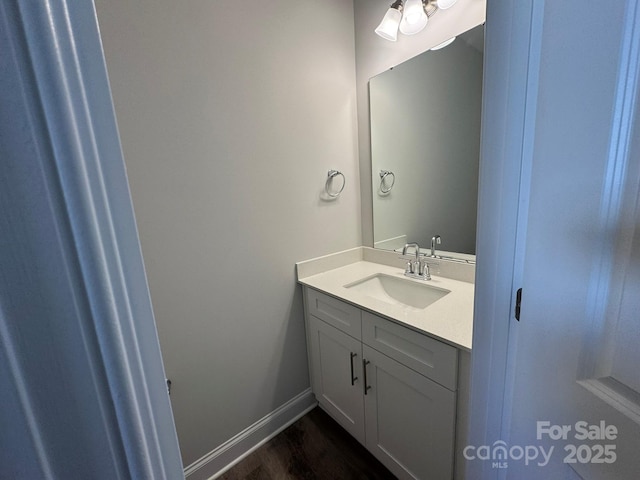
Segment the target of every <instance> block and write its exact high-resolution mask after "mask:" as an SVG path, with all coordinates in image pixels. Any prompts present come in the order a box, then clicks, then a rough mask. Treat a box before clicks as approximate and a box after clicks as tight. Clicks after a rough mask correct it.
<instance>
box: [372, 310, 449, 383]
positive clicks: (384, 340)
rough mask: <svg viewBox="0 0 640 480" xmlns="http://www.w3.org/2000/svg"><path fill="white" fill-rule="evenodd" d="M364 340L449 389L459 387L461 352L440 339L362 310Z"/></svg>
mask: <svg viewBox="0 0 640 480" xmlns="http://www.w3.org/2000/svg"><path fill="white" fill-rule="evenodd" d="M362 341H363V342H364V343H365V344H367V345H369V346H370V347H372V348H375V349H376V350H378V351H379V352H382V353H384V354H385V355H388V356H389V357H391V358H393V359H395V360H397V361H399V362H400V363H403V364H404V365H406V366H408V367H409V368H412V369H413V370H415V371H416V372H418V373H421V374H422V375H424V376H425V377H428V378H430V379H432V380H433V381H435V382H437V383H439V384H440V385H442V386H444V387H446V388H448V389H449V390H456V382H457V371H458V351H457V350H456V349H455V348H454V347H452V346H450V345H446V344H444V343H442V342H440V341H438V340H435V339H433V338H431V337H428V336H426V335H422V334H420V333H418V332H415V331H413V330H410V329H409V328H406V327H403V326H402V325H398V324H397V323H393V322H391V321H389V320H385V319H384V318H381V317H378V316H377V315H373V314H372V313H369V312H362Z"/></svg>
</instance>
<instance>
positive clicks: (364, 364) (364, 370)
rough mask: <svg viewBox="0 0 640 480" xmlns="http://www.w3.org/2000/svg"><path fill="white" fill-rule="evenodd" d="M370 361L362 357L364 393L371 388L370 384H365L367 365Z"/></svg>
mask: <svg viewBox="0 0 640 480" xmlns="http://www.w3.org/2000/svg"><path fill="white" fill-rule="evenodd" d="M370 363H371V362H370V361H369V360H367V359H366V358H363V359H362V371H363V373H364V394H365V395H366V394H367V391H368V390H369V389H370V388H371V385H367V365H369V364H370Z"/></svg>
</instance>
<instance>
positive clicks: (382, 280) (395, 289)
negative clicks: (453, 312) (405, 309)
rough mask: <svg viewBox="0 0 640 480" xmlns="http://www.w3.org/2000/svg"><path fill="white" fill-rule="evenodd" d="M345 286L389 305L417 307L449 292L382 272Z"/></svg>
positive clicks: (430, 302)
mask: <svg viewBox="0 0 640 480" xmlns="http://www.w3.org/2000/svg"><path fill="white" fill-rule="evenodd" d="M345 288H348V289H350V290H352V291H356V292H360V293H362V294H364V295H367V296H369V297H372V298H376V299H378V300H382V301H383V302H386V303H390V304H391V305H399V306H409V307H413V308H418V309H422V308H426V307H428V306H429V305H431V304H432V303H434V302H436V301H438V300H440V299H441V298H442V297H444V296H445V295H447V294H448V293H451V292H450V290H445V289H443V288H438V287H434V286H432V285H429V284H426V283H418V281H412V280H409V279H408V278H404V277H394V276H392V275H386V274H384V273H377V274H375V275H372V276H370V277H366V278H363V279H362V280H358V281H356V282H353V283H350V284H348V285H345Z"/></svg>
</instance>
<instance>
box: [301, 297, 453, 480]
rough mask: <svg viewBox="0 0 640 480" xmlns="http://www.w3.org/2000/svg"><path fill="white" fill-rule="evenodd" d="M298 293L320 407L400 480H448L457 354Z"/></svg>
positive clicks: (334, 301) (367, 315)
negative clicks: (302, 308)
mask: <svg viewBox="0 0 640 480" xmlns="http://www.w3.org/2000/svg"><path fill="white" fill-rule="evenodd" d="M304 288H305V305H306V327H307V342H308V347H309V367H310V374H311V384H312V389H313V392H314V394H315V395H316V398H317V400H318V402H319V404H320V406H321V407H322V408H323V409H324V410H325V411H326V412H327V413H329V414H330V415H331V416H332V417H333V418H334V419H335V420H336V421H337V422H338V423H339V424H340V425H342V426H343V428H345V430H347V431H348V432H349V433H350V434H351V435H353V436H354V437H355V438H356V439H357V440H358V441H360V443H362V444H363V445H364V446H365V447H366V448H367V449H368V450H369V451H370V452H371V453H372V454H373V455H375V456H376V457H377V458H378V459H379V460H380V461H381V462H382V463H383V464H384V465H385V466H386V467H387V468H388V469H389V470H390V471H391V472H392V473H394V474H395V475H396V476H397V477H398V478H401V479H405V478H406V479H432V478H437V479H448V478H452V476H453V463H454V455H453V452H454V436H455V435H454V432H455V416H456V385H457V359H458V353H457V349H455V348H454V347H451V346H449V345H446V344H444V343H442V342H439V341H438V340H435V339H433V338H431V337H428V336H427V335H423V334H421V333H419V332H416V331H414V330H411V329H409V328H406V327H404V326H402V325H399V324H397V323H394V322H391V321H389V320H386V319H384V318H382V317H379V316H377V315H374V314H372V313H370V312H367V311H363V310H360V309H359V308H357V307H355V306H353V305H351V304H348V303H346V302H343V301H341V300H338V299H336V298H334V297H331V296H329V295H325V294H324V293H322V292H319V291H316V290H314V289H311V288H309V287H304Z"/></svg>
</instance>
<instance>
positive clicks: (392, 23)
mask: <svg viewBox="0 0 640 480" xmlns="http://www.w3.org/2000/svg"><path fill="white" fill-rule="evenodd" d="M401 18H402V13H400V11H399V10H398V9H397V8H390V9H389V10H387V13H385V15H384V18H383V19H382V21H381V22H380V25H378V28H376V29H375V32H376V33H377V34H378V35H380V36H381V37H382V38H384V39H385V40H389V41H391V42H395V41H396V40H397V39H398V25H399V24H400V19H401Z"/></svg>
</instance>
